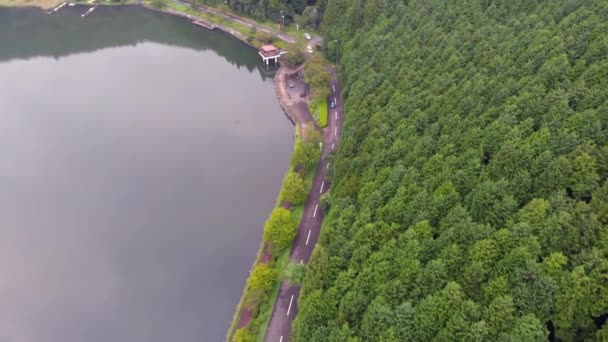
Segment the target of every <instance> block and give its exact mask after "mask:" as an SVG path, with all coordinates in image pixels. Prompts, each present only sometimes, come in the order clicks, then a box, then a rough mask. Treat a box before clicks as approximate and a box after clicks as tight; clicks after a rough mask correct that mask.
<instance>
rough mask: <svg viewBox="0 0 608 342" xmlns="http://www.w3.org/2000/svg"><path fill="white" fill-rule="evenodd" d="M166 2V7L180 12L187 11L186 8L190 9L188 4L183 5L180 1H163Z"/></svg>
mask: <svg viewBox="0 0 608 342" xmlns="http://www.w3.org/2000/svg"><path fill="white" fill-rule="evenodd" d="M165 3H166V4H167V7H168V8H170V9H173V10H176V11H180V12H188V10H189V9H190V6H188V5H184V4H181V3H177V2H174V1H170V0H169V1H166V2H165Z"/></svg>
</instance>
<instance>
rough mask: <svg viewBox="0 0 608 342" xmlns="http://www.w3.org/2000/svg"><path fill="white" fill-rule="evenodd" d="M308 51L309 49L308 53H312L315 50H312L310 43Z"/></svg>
mask: <svg viewBox="0 0 608 342" xmlns="http://www.w3.org/2000/svg"><path fill="white" fill-rule="evenodd" d="M306 51H308V53H312V52H313V50H312V46H310V45H309V46H307V47H306Z"/></svg>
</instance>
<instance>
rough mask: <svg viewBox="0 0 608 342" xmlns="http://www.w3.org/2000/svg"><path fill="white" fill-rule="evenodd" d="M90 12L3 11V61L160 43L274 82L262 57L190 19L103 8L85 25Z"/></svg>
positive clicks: (79, 9) (0, 55) (0, 56)
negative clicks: (212, 56)
mask: <svg viewBox="0 0 608 342" xmlns="http://www.w3.org/2000/svg"><path fill="white" fill-rule="evenodd" d="M86 8H88V7H87V6H75V7H64V8H62V9H61V10H60V11H59V12H57V13H56V14H53V15H49V16H47V15H44V13H43V11H42V10H40V9H32V8H14V9H10V10H6V9H5V10H1V9H0V43H1V44H2V47H1V48H0V61H4V60H10V59H13V58H19V59H23V58H31V57H36V56H52V57H55V58H61V57H64V56H67V55H70V54H75V53H82V52H92V51H95V50H99V49H103V48H107V47H117V46H127V45H132V46H135V45H137V44H139V43H142V42H157V43H161V44H165V45H171V46H181V47H186V48H190V49H194V50H210V51H213V52H215V53H216V54H218V55H219V56H222V57H224V58H225V60H226V61H227V62H228V63H230V64H232V65H235V66H237V67H238V68H241V67H245V68H247V70H249V71H254V70H257V71H258V72H259V73H260V74H261V75H262V76H263V77H264V78H266V77H272V76H273V74H274V71H275V69H274V68H273V66H272V65H271V66H269V67H267V66H266V65H263V63H261V61H260V60H259V59H258V58H257V52H256V51H255V50H254V49H252V48H249V47H247V46H246V45H245V44H244V43H242V42H240V41H238V40H236V39H227V37H228V35H227V34H226V33H223V32H221V31H219V30H218V31H213V32H211V31H208V30H205V29H202V28H200V27H196V26H194V25H189V24H187V23H189V21H188V19H186V18H182V17H176V16H171V15H166V14H163V13H158V12H154V11H150V10H143V9H142V8H140V7H137V6H122V7H108V6H105V7H104V6H102V7H99V8H98V9H97V10H96V11H95V12H94V14H92V15H90V16H87V17H86V19H82V18H81V17H80V14H81V13H83V12H84V11H86Z"/></svg>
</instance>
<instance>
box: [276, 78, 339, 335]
mask: <svg viewBox="0 0 608 342" xmlns="http://www.w3.org/2000/svg"><path fill="white" fill-rule="evenodd" d="M328 70H329V72H330V74H331V78H332V79H331V84H330V87H331V89H330V90H331V95H330V98H331V100H333V101H334V103H336V107H335V108H333V109H332V108H330V111H329V113H328V114H329V116H330V117H329V120H328V126H327V127H326V128H325V130H324V140H325V143H324V146H323V153H322V155H321V159H320V160H319V163H318V164H317V168H316V171H315V172H316V174H315V177H314V178H313V182H312V187H311V190H310V192H309V193H308V197H307V198H306V202H305V203H304V211H303V213H302V220H301V221H300V225H299V227H298V233H297V235H296V239H295V241H294V244H293V246H292V247H291V252H290V260H291V261H292V262H296V263H304V264H306V263H308V261H309V259H310V256H311V254H312V251H313V249H314V248H315V245H316V243H317V240H318V239H319V233H320V232H321V224H322V223H323V218H324V217H325V214H324V213H323V210H322V209H321V207H320V204H319V199H320V198H321V195H322V194H323V193H325V192H327V191H328V190H329V188H330V184H329V183H328V182H327V181H326V180H325V174H326V172H327V170H328V169H329V167H330V166H331V165H330V164H329V162H328V161H327V156H328V155H329V154H330V153H331V151H333V150H334V149H336V148H337V147H338V143H339V140H340V134H341V133H342V117H343V114H344V107H343V103H342V98H341V97H340V94H341V91H342V90H341V85H340V81H339V79H338V75H337V73H336V71H335V70H334V69H333V68H331V67H328ZM299 296H300V285H293V284H290V283H289V282H287V281H283V282H282V283H281V287H280V289H279V296H278V298H277V301H276V303H275V305H274V309H273V311H272V317H271V318H270V323H269V325H268V329H267V331H266V336H265V337H264V340H265V341H268V342H286V341H289V338H290V336H289V335H290V333H291V324H292V322H293V320H294V319H295V317H296V316H297V314H298V299H299Z"/></svg>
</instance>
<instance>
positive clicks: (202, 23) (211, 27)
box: [192, 19, 217, 31]
mask: <svg viewBox="0 0 608 342" xmlns="http://www.w3.org/2000/svg"><path fill="white" fill-rule="evenodd" d="M192 23H193V24H194V25H196V26H200V27H204V28H206V29H207V30H211V31H213V30H215V29H216V28H217V26H215V25H214V24H211V23H208V22H206V21H204V20H200V19H199V20H194V21H193V22H192Z"/></svg>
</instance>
